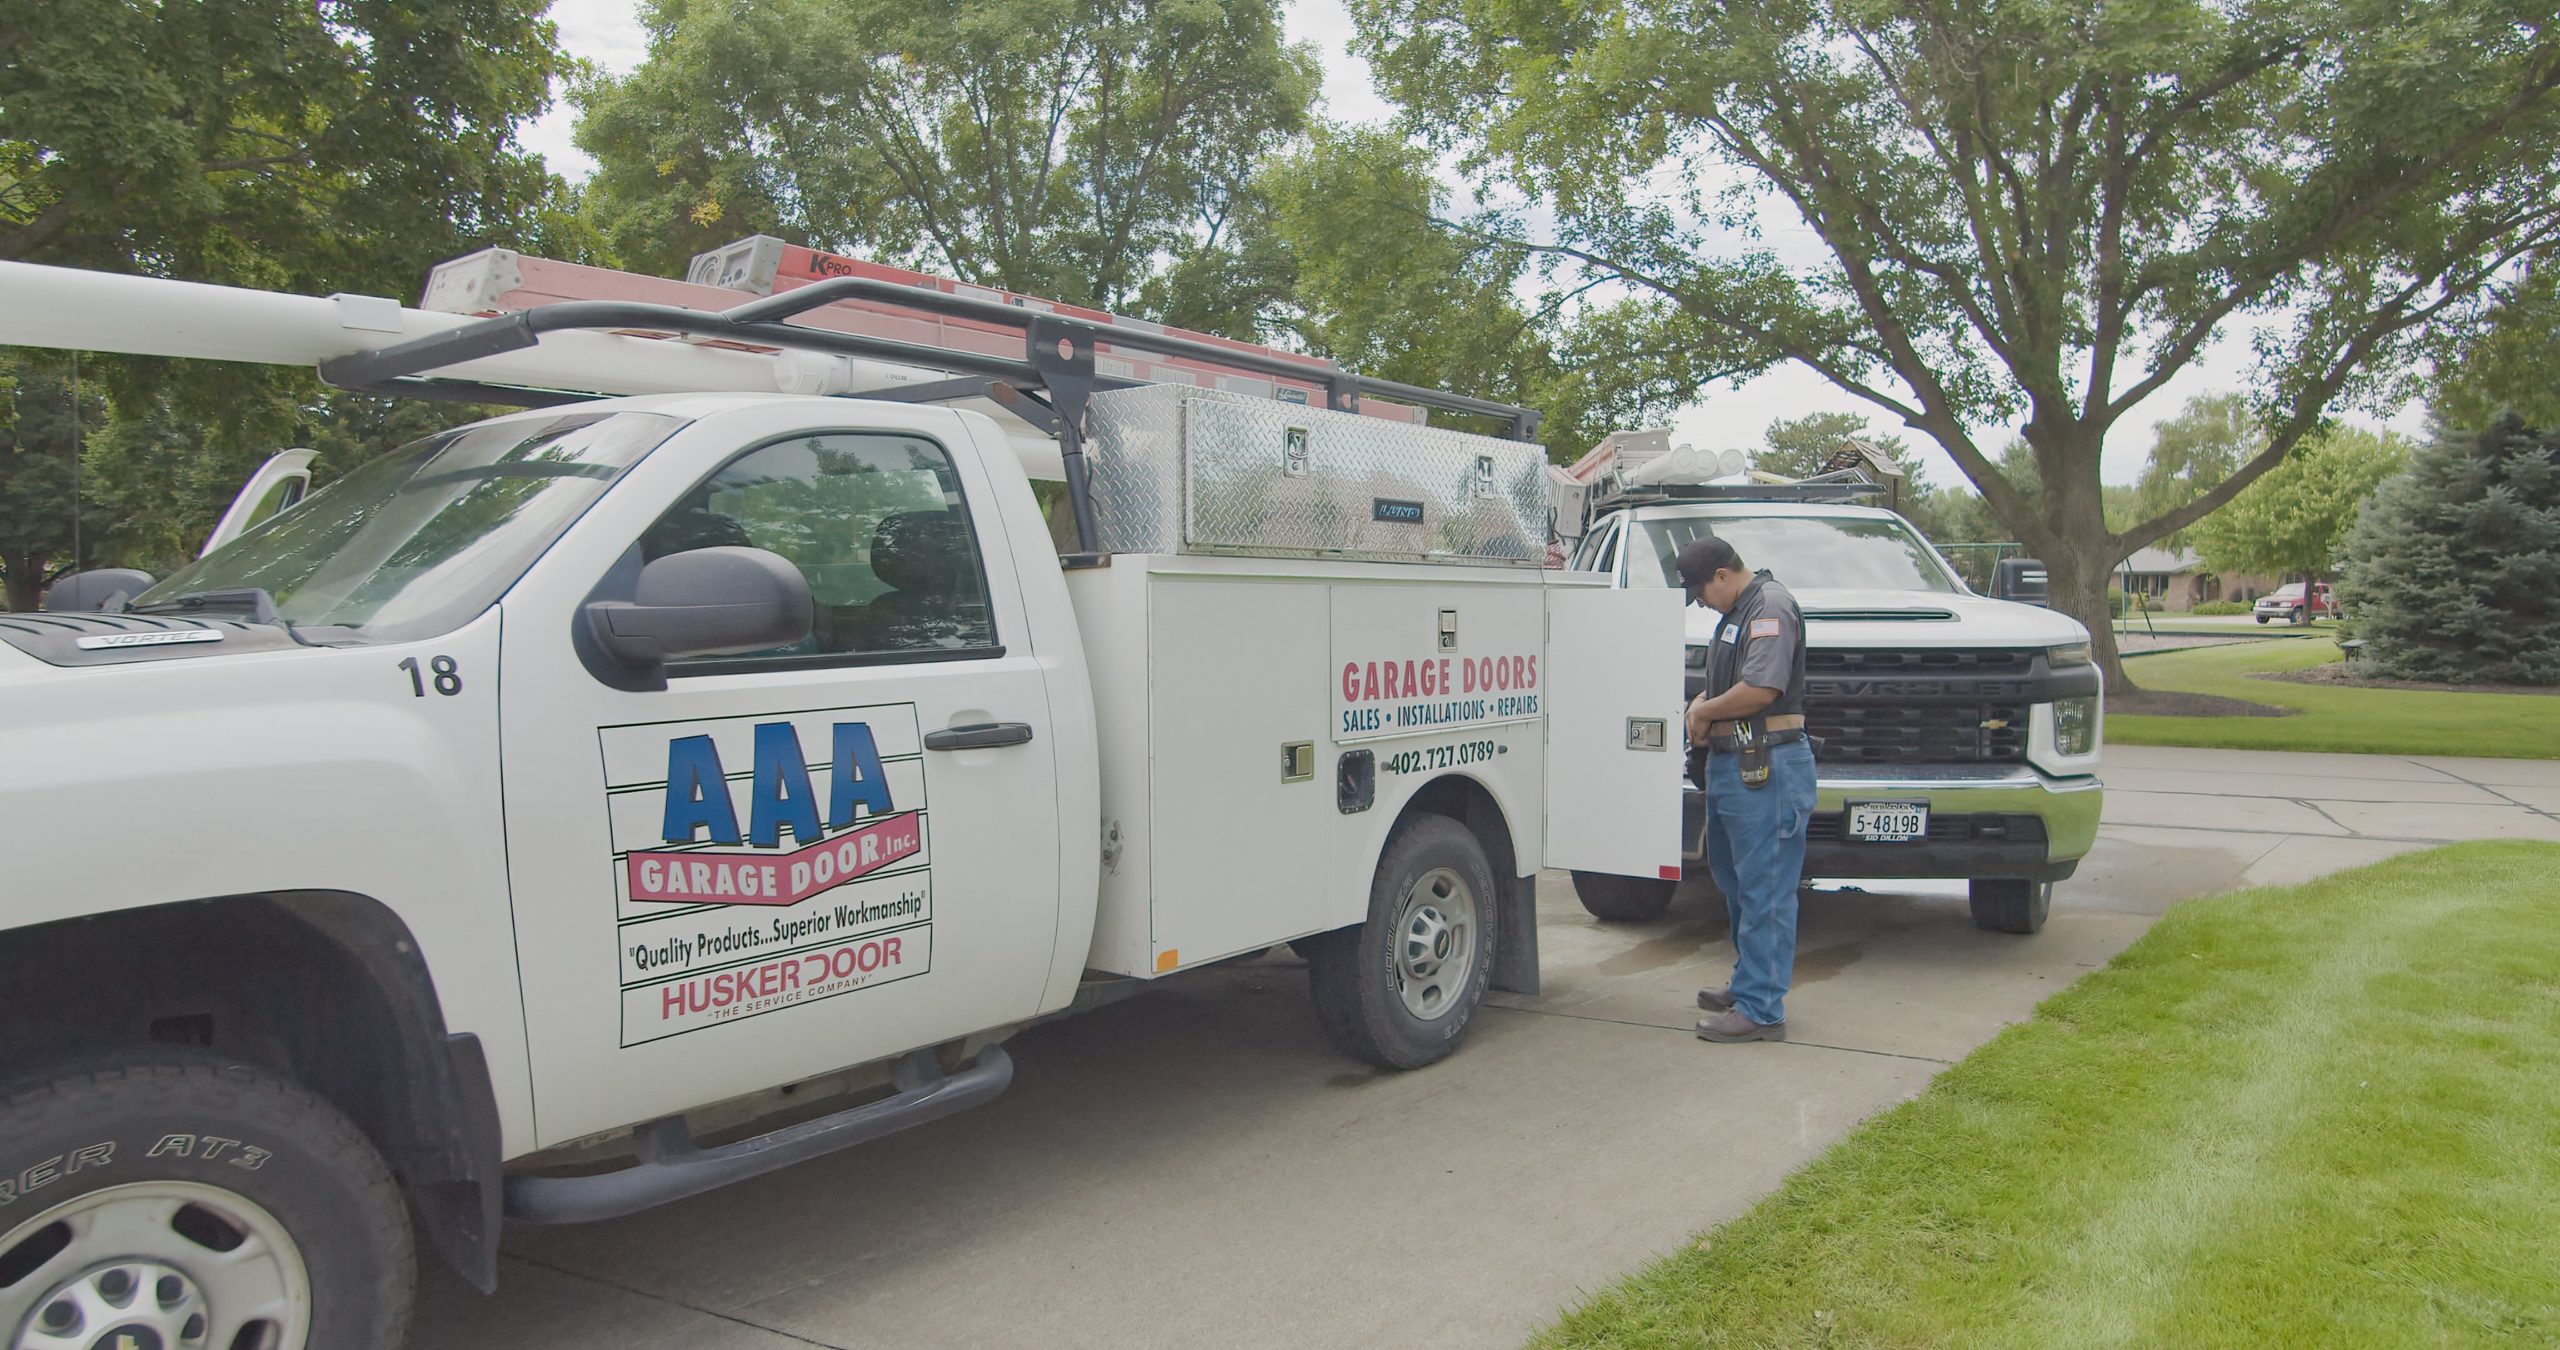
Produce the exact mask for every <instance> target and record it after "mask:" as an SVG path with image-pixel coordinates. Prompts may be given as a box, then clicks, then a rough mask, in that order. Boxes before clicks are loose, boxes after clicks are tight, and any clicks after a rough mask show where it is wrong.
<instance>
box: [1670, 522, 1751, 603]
mask: <svg viewBox="0 0 2560 1350" xmlns="http://www.w3.org/2000/svg"><path fill="white" fill-rule="evenodd" d="M1675 566H1677V567H1678V568H1679V569H1680V588H1681V589H1682V590H1686V591H1694V590H1696V589H1698V587H1700V586H1702V585H1704V584H1706V580H1707V578H1709V577H1711V576H1714V575H1715V574H1716V573H1718V572H1721V571H1723V570H1725V569H1726V568H1728V567H1730V568H1732V569H1733V570H1735V571H1737V572H1739V571H1741V570H1742V555H1741V554H1739V553H1736V552H1734V549H1733V545H1731V544H1729V543H1727V542H1725V541H1724V540H1722V539H1718V538H1716V537H1715V536H1714V535H1709V536H1707V537H1706V538H1704V539H1696V540H1692V541H1690V543H1689V546H1688V547H1686V548H1683V549H1681V550H1680V560H1679V562H1678V563H1676V564H1675Z"/></svg>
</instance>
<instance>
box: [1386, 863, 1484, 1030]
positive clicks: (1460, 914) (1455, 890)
mask: <svg viewBox="0 0 2560 1350" xmlns="http://www.w3.org/2000/svg"><path fill="white" fill-rule="evenodd" d="M1475 938H1476V893H1475V890H1474V888H1472V887H1470V886H1468V885H1467V883H1466V881H1465V879H1464V878H1462V877H1460V876H1459V875H1458V874H1457V873H1456V872H1453V871H1451V870H1449V869H1448V868H1445V867H1441V868H1435V869H1433V870H1431V871H1429V872H1425V873H1423V874H1422V877H1421V879H1419V880H1417V881H1416V882H1414V884H1413V889H1412V890H1410V891H1407V892H1405V897H1404V909H1403V912H1402V913H1400V914H1398V915H1397V916H1396V928H1395V948H1394V951H1395V960H1394V966H1395V980H1396V993H1397V995H1398V996H1399V997H1401V998H1402V999H1403V1000H1404V1006H1405V1011H1407V1012H1409V1013H1412V1014H1413V1015H1414V1016H1415V1017H1418V1018H1421V1019H1422V1020H1423V1021H1426V1022H1428V1021H1432V1020H1434V1019H1436V1018H1438V1017H1440V1016H1441V1015H1443V1014H1445V1013H1447V1012H1448V1011H1449V1010H1450V1009H1451V1008H1454V1007H1456V1006H1458V1004H1459V1002H1460V1001H1461V999H1462V996H1463V995H1464V994H1465V992H1466V988H1467V977H1468V976H1470V975H1472V974H1474V973H1475V964H1476V948H1475Z"/></svg>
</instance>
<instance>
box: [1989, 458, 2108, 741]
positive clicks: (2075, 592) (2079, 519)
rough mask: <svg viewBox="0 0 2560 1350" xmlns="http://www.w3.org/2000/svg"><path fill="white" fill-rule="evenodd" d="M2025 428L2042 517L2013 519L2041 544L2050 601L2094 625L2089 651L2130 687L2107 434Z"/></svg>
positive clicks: (2022, 534)
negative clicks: (2116, 583)
mask: <svg viewBox="0 0 2560 1350" xmlns="http://www.w3.org/2000/svg"><path fill="white" fill-rule="evenodd" d="M2024 436H2025V439H2026V441H2027V443H2028V445H2029V446H2030V447H2031V449H2032V450H2033V452H2034V455H2035V464H2036V478H2037V480H2038V494H2037V495H2038V497H2039V498H2040V499H2041V500H2040V501H2039V502H2038V503H2037V505H2038V506H2039V507H2040V508H2041V511H2042V517H2041V519H2035V520H2016V521H2010V522H2008V525H2009V527H2010V528H2011V529H2013V530H2016V531H2017V532H2018V538H2019V539H2021V540H2023V541H2025V542H2026V543H2027V544H2028V546H2029V547H2031V548H2035V549H2037V550H2038V551H2039V554H2040V556H2041V557H2042V559H2043V562H2044V566H2045V586H2046V593H2047V596H2048V598H2049V603H2051V604H2052V606H2053V607H2054V608H2055V609H2057V610H2060V611H2061V612H2062V613H2065V614H2068V615H2070V616H2071V617H2072V618H2075V619H2078V620H2079V621H2080V623H2081V626H2082V627H2085V628H2087V629H2088V630H2089V654H2090V657H2091V659H2093V660H2095V661H2096V662H2097V663H2098V669H2099V672H2100V673H2101V674H2102V675H2103V676H2104V677H2105V679H2106V682H2107V688H2108V689H2109V690H2110V691H2116V690H2131V689H2133V688H2134V683H2133V681H2131V680H2129V679H2126V678H2125V673H2124V660H2123V658H2122V657H2120V656H2119V655H2118V654H2117V652H2116V633H2115V627H2114V625H2113V623H2112V622H2110V620H2111V618H2112V616H2110V615H2109V614H2108V613H2107V582H2108V579H2109V577H2110V576H2111V575H2112V574H2113V573H2114V571H2115V566H2116V564H2117V563H2118V562H2120V561H2122V560H2123V559H2122V556H2121V555H2120V554H2118V553H2117V552H2116V543H2115V537H2114V536H2113V535H2112V534H2111V533H2109V531H2108V529H2107V507H2106V493H2105V490H2104V489H2103V488H2101V487H2099V485H2098V456H2099V452H2100V450H2101V449H2102V448H2103V445H2104V440H2103V436H2102V434H2101V433H2097V432H2093V431H2090V430H2089V429H2088V428H2086V427H2084V426H2079V425H2076V424H2073V425H2063V426H2056V425H2054V424H2053V423H2051V422H2043V423H2039V422H2035V421H2031V422H2029V423H2028V425H2027V427H2026V429H2025V432H2024ZM2127 598H2128V599H2130V597H2127Z"/></svg>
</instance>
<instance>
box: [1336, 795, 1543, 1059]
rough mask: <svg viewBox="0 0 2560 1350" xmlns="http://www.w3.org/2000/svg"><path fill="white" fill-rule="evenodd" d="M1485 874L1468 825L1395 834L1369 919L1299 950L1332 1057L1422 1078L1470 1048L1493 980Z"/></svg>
mask: <svg viewBox="0 0 2560 1350" xmlns="http://www.w3.org/2000/svg"><path fill="white" fill-rule="evenodd" d="M1499 894H1500V892H1499V891H1497V890H1496V889H1495V883H1494V875H1493V865H1492V864H1491V863H1490V862H1488V861H1487V860H1486V858H1485V853H1484V846H1483V845H1482V844H1480V843H1478V842H1477V841H1476V837H1475V835H1473V834H1471V833H1469V832H1468V830H1467V827H1465V826H1464V825H1461V824H1459V823H1458V822H1456V821H1454V820H1451V819H1449V818H1448V817H1447V816H1433V815H1425V816H1417V817H1415V818H1414V819H1413V820H1411V821H1409V822H1407V823H1406V824H1405V825H1404V826H1403V827H1402V828H1401V829H1399V830H1397V831H1396V836H1395V838H1394V839H1392V840H1389V841H1388V843H1387V848H1386V852H1385V853H1384V854H1383V855H1382V856H1381V857H1380V858H1379V859H1378V872H1377V877H1376V879H1375V880H1373V881H1372V882H1371V883H1370V887H1369V918H1368V920H1367V921H1366V922H1364V923H1362V924H1361V925H1360V926H1358V927H1356V928H1343V929H1337V930H1335V931H1334V932H1330V933H1324V934H1320V935H1318V936H1317V937H1315V938H1312V939H1304V938H1302V939H1300V941H1301V942H1302V943H1304V944H1305V946H1304V950H1305V952H1306V957H1307V984H1308V987H1309V989H1310V990H1311V991H1312V993H1313V994H1314V998H1315V1005H1316V1017H1317V1019H1318V1020H1319V1021H1321V1022H1322V1023H1323V1024H1324V1029H1325V1034H1326V1035H1327V1036H1329V1037H1331V1038H1332V1040H1333V1043H1334V1045H1335V1046H1336V1047H1338V1048H1340V1049H1341V1051H1342V1052H1343V1053H1344V1054H1346V1055H1350V1056H1352V1057H1353V1058H1355V1059H1363V1060H1367V1061H1368V1062H1369V1063H1371V1064H1375V1065H1378V1066H1379V1067H1381V1068H1388V1069H1418V1068H1420V1067H1422V1066H1423V1065H1425V1064H1429V1063H1432V1062H1434V1061H1436V1060H1439V1059H1442V1058H1445V1057H1446V1056H1447V1055H1448V1054H1449V1052H1450V1051H1452V1050H1455V1049H1457V1048H1458V1043H1459V1042H1460V1041H1461V1040H1464V1039H1465V1038H1466V1034H1467V1028H1468V1027H1469V1026H1471V1025H1472V1024H1473V1023H1474V1021H1475V1015H1476V1009H1477V1007H1478V1006H1479V1005H1481V1004H1482V1003H1483V1001H1484V991H1485V982H1486V981H1487V980H1488V979H1489V978H1491V976H1492V974H1493V953H1494V947H1495V940H1496V938H1497V936H1498V934H1497V933H1496V932H1495V923H1496V909H1495V903H1494V902H1495V897H1496V896H1497V895H1499Z"/></svg>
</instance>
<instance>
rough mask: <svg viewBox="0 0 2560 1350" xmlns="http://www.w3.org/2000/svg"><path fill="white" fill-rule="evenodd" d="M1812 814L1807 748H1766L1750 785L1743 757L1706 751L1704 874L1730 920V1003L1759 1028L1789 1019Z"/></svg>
mask: <svg viewBox="0 0 2560 1350" xmlns="http://www.w3.org/2000/svg"><path fill="white" fill-rule="evenodd" d="M1812 816H1813V747H1812V746H1810V745H1807V744H1805V743H1804V742H1802V741H1790V742H1788V743H1787V744H1785V745H1776V746H1771V747H1770V748H1769V781H1768V782H1767V783H1766V784H1764V785H1762V786H1760V787H1756V788H1752V787H1744V786H1743V785H1742V756H1740V755H1729V754H1715V755H1709V756H1707V871H1708V872H1709V873H1710V874H1712V875H1713V876H1714V877H1715V879H1716V889H1718V890H1720V891H1723V892H1724V905H1725V913H1726V914H1727V916H1728V917H1729V918H1730V919H1731V921H1732V924H1733V955H1734V959H1733V1006H1734V1009H1735V1010H1736V1011H1738V1012H1740V1013H1741V1014H1742V1015H1743V1016H1745V1017H1748V1018H1750V1019H1751V1020H1752V1021H1754V1022H1758V1023H1760V1024H1761V1025H1762V1026H1767V1025H1769V1024H1770V1023H1772V1022H1783V1021H1785V1020H1787V985H1788V983H1789V981H1790V980H1792V979H1793V978H1794V975H1795V967H1796V885H1797V883H1798V882H1799V881H1801V880H1802V879H1803V876H1804V826H1805V822H1806V821H1807V820H1809V819H1811V818H1812Z"/></svg>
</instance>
